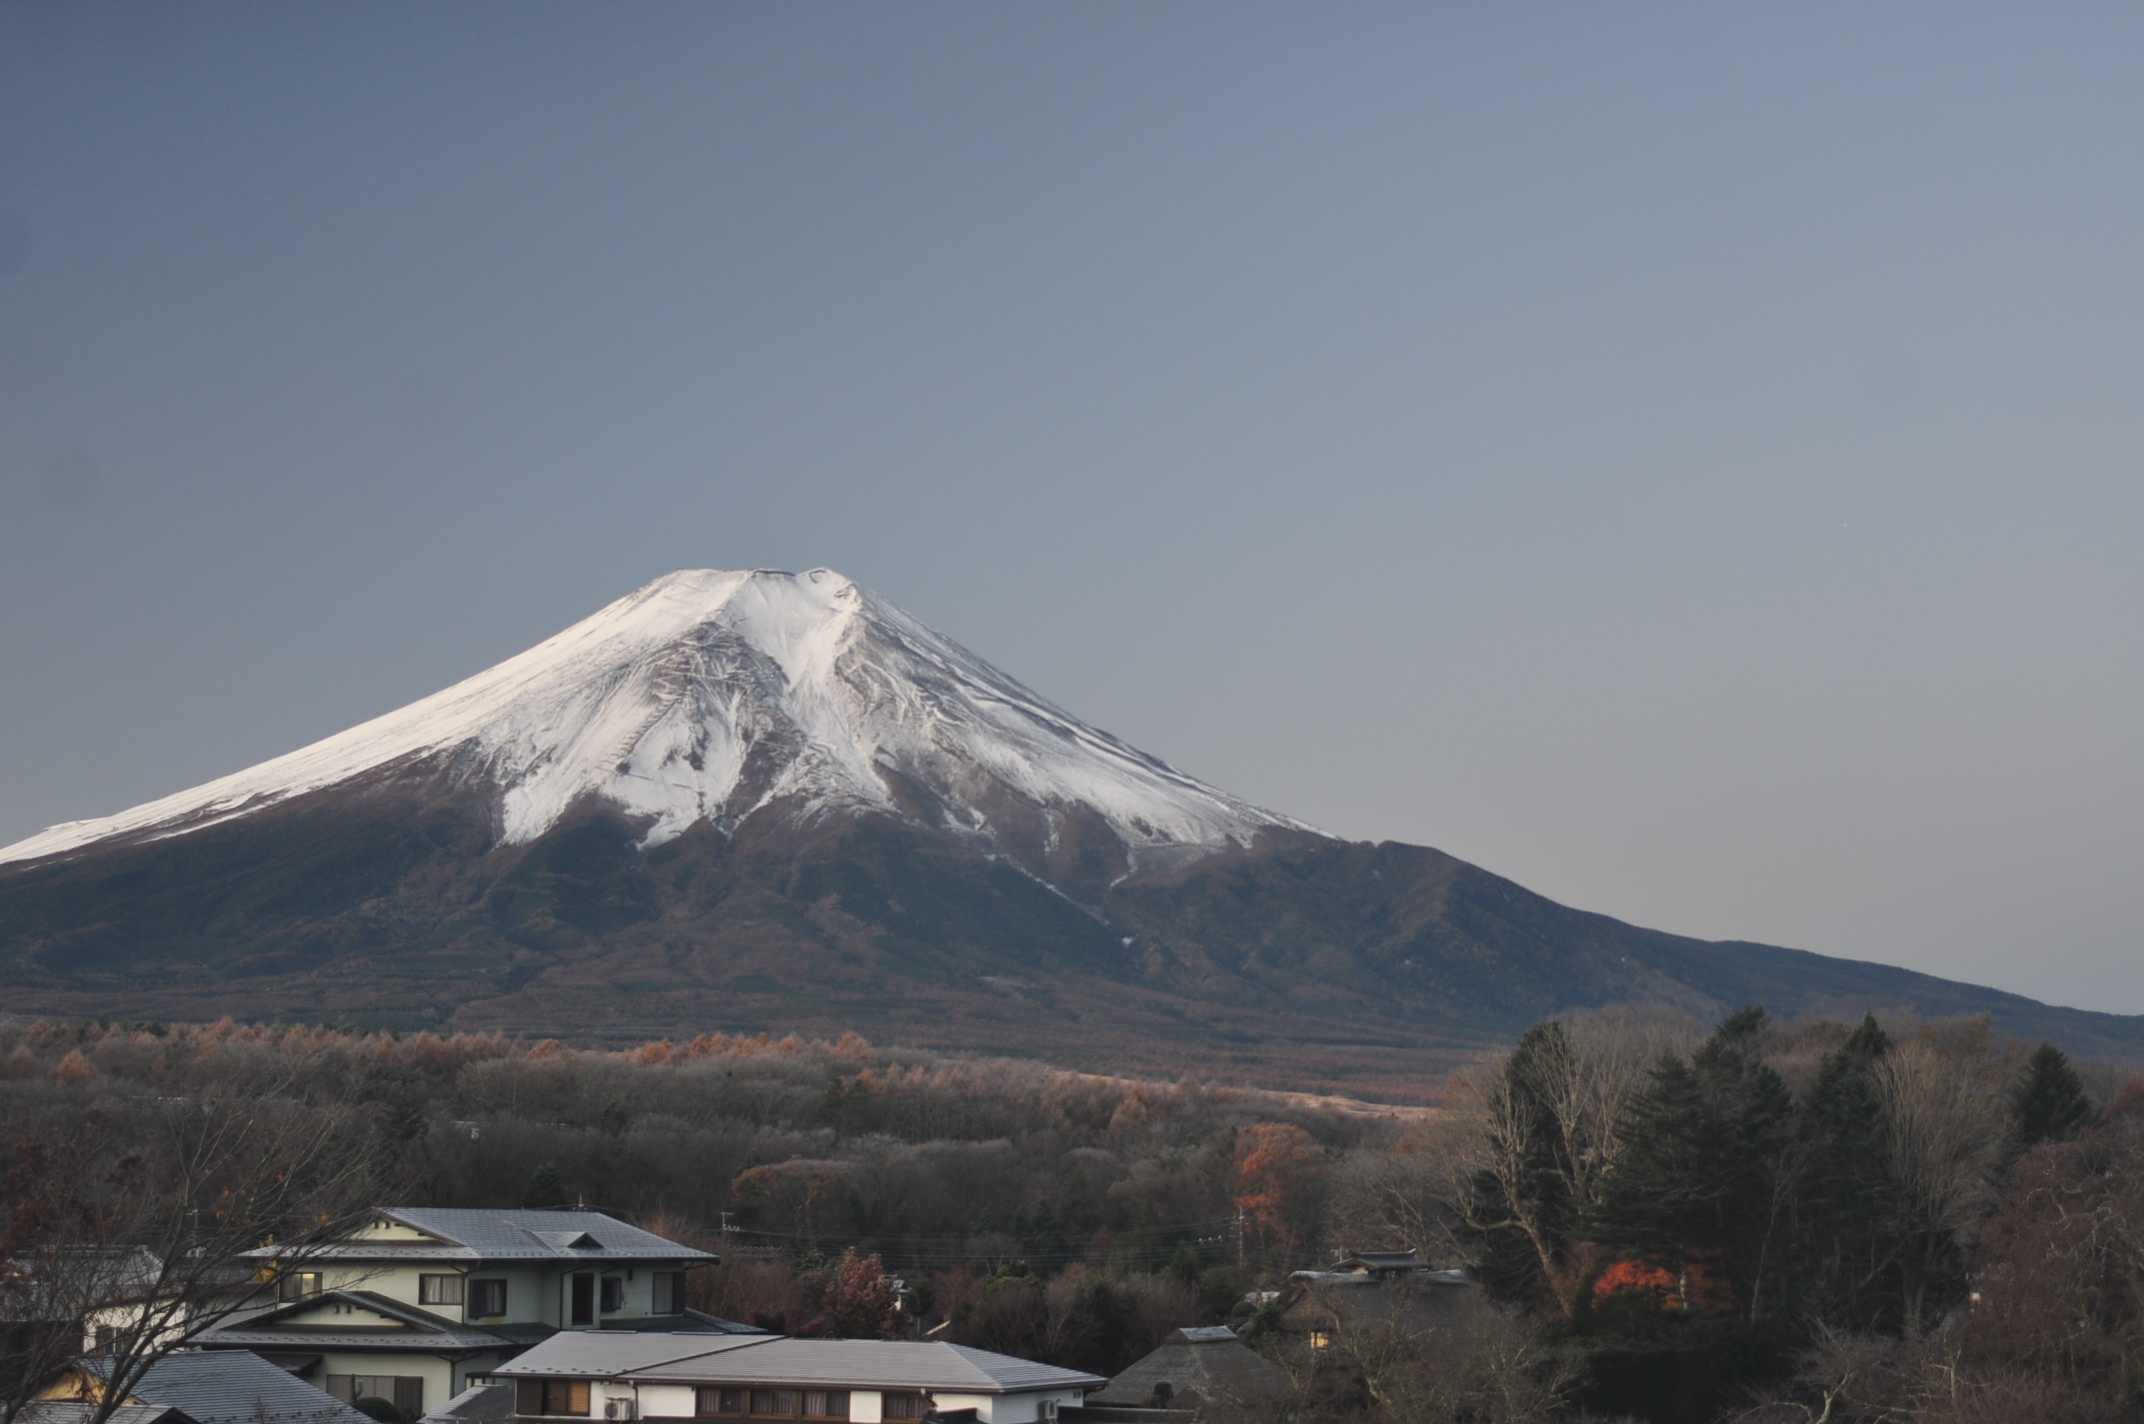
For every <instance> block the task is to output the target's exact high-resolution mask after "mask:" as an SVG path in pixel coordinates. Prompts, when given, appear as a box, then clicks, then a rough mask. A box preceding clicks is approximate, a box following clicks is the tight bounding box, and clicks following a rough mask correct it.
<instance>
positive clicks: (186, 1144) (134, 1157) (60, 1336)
mask: <svg viewBox="0 0 2144 1424" xmlns="http://www.w3.org/2000/svg"><path fill="white" fill-rule="evenodd" d="M280 1087H281V1085H268V1086H267V1087H265V1088H262V1089H259V1090H256V1091H251V1092H247V1093H244V1094H242V1095H229V1096H224V1097H220V1098H213V1099H211V1098H169V1099H161V1100H152V1101H149V1102H147V1103H141V1102H136V1103H133V1104H130V1105H127V1108H126V1109H125V1110H121V1109H114V1108H110V1107H106V1108H101V1109H99V1110H98V1111H96V1112H93V1113H90V1114H88V1115H86V1116H85V1117H84V1118H83V1119H82V1120H80V1121H78V1122H77V1123H76V1124H75V1125H74V1127H73V1130H72V1131H71V1132H70V1133H69V1135H68V1136H67V1137H66V1138H65V1139H64V1140H61V1141H57V1142H51V1141H43V1140H31V1141H18V1142H16V1143H13V1144H12V1145H11V1148H10V1150H9V1153H8V1157H9V1162H8V1168H7V1170H8V1186H9V1199H8V1203H7V1222H6V1227H5V1233H4V1236H0V1313H4V1315H5V1317H6V1318H7V1320H8V1321H9V1322H10V1323H11V1325H12V1329H11V1331H10V1334H11V1340H10V1345H11V1351H10V1355H11V1357H10V1359H9V1360H8V1362H7V1364H8V1368H7V1370H6V1376H7V1377H6V1379H5V1380H4V1381H0V1421H5V1420H12V1419H13V1418H14V1417H15V1416H16V1414H18V1413H19V1412H20V1411H21V1409H22V1407H23V1406H24V1405H25V1404H26V1403H27V1402H28V1401H29V1400H30V1399H31V1398H33V1397H34V1396H35V1394H36V1393H37V1391H38V1390H39V1389H40V1388H42V1387H43V1386H44V1385H45V1384H46V1383H47V1382H48V1381H49V1380H51V1379H52V1378H53V1376H55V1375H56V1374H58V1373H59V1372H61V1371H62V1370H64V1369H65V1368H66V1366H67V1365H68V1363H69V1362H70V1361H72V1360H73V1359H75V1358H76V1357H77V1356H78V1355H80V1354H81V1353H82V1352H83V1349H84V1346H85V1343H86V1342H85V1339H84V1329H85V1322H88V1323H89V1324H90V1326H91V1328H94V1329H96V1331H97V1336H98V1339H97V1341H96V1345H97V1349H98V1360H97V1371H96V1372H97V1373H98V1374H100V1375H101V1376H102V1378H103V1381H104V1385H103V1388H102V1389H101V1398H100V1399H98V1400H97V1401H95V1407H94V1408H93V1409H92V1410H91V1412H90V1414H89V1416H88V1418H87V1419H86V1420H85V1421H84V1424H103V1422H104V1421H105V1420H107V1419H109V1418H110V1417H111V1415H112V1414H113V1413H114V1411H116V1410H117V1409H118V1408H119V1407H120V1405H121V1404H123V1403H124V1402H125V1400H126V1398H127V1396H128V1394H129V1393H130V1391H132V1390H133V1389H134V1387H135V1386H136V1385H138V1384H139V1382H140V1380H141V1378H142V1376H143V1375H144V1374H145V1373H146V1372H147V1371H148V1370H149V1368H150V1366H152V1365H153V1364H155V1363H156V1361H158V1360H159V1359H162V1358H163V1357H164V1356H165V1355H167V1354H169V1353H170V1352H171V1351H172V1350H174V1349H176V1348H178V1347H180V1346H182V1345H184V1344H186V1343H187V1342H188V1341H190V1340H191V1339H193V1338H194V1337H195V1336H197V1335H198V1334H200V1333H201V1332H202V1331H203V1330H206V1329H208V1328H209V1327H211V1326H214V1325H216V1324H217V1323H219V1322H221V1321H223V1320H227V1319H230V1318H231V1317H233V1316H235V1315H238V1314H240V1313H243V1312H246V1311H249V1310H253V1309H257V1308H259V1307H260V1306H262V1305H263V1304H266V1303H268V1302H270V1301H272V1300H273V1299H274V1296H275V1291H276V1289H277V1286H276V1279H277V1271H278V1270H282V1271H288V1270H290V1269H291V1268H293V1267H294V1266H297V1265H302V1264H303V1263H304V1262H305V1261H306V1260H308V1259H310V1258H311V1256H312V1255H313V1254H314V1253H316V1252H317V1251H318V1250H319V1249H320V1248H321V1247H322V1246H324V1245H325V1244H326V1243H327V1242H328V1241H330V1240H332V1239H334V1238H335V1237H338V1236H340V1235H342V1234H344V1233H345V1232H347V1231H348V1230H349V1229H350V1228H351V1227H352V1226H353V1225H355V1224H356V1223H357V1222H359V1221H361V1220H362V1219H363V1218H364V1216H365V1215H366V1213H367V1212H368V1210H369V1209H370V1208H371V1207H372V1206H373V1204H374V1202H373V1195H374V1192H375V1189H376V1187H377V1185H378V1183H377V1180H376V1178H375V1176H374V1173H373V1171H372V1160H371V1152H370V1134H369V1132H368V1130H367V1126H366V1124H365V1121H364V1119H363V1118H362V1117H361V1116H359V1115H358V1114H357V1113H356V1112H354V1111H353V1110H350V1109H346V1108H345V1109H334V1108H322V1107H320V1106H317V1105H310V1104H307V1103H304V1102H301V1101H299V1100H297V1099H296V1098H294V1097H290V1096H286V1095H285V1094H284V1093H283V1092H281V1091H279V1088H280ZM271 1243H272V1244H275V1245H276V1246H278V1248H279V1259H278V1261H277V1262H276V1263H275V1264H274V1265H268V1264H265V1263H263V1262H261V1261H260V1260H258V1259H257V1258H250V1257H249V1256H248V1254H247V1253H249V1252H252V1251H255V1250H257V1249H258V1248H260V1247H262V1246H264V1245H268V1244H271Z"/></svg>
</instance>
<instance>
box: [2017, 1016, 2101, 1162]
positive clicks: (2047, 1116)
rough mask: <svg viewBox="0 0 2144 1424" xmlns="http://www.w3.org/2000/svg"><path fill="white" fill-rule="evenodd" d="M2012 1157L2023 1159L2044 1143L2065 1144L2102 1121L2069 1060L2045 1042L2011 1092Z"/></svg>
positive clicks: (2027, 1063) (2027, 1064) (2029, 1060)
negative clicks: (2026, 1154) (2064, 1142)
mask: <svg viewBox="0 0 2144 1424" xmlns="http://www.w3.org/2000/svg"><path fill="white" fill-rule="evenodd" d="M2010 1113H2011V1127H2010V1154H2011V1156H2012V1158H2013V1159H2014V1158H2016V1157H2022V1156H2023V1155H2024V1154H2025V1153H2027V1152H2029V1151H2031V1150H2032V1149H2033V1148H2034V1147H2035V1146H2037V1145H2038V1144H2040V1143H2042V1142H2062V1141H2065V1140H2067V1139H2069V1138H2072V1137H2075V1136H2076V1135H2077V1134H2078V1133H2080V1132H2083V1131H2084V1130H2085V1129H2087V1128H2089V1127H2093V1126H2096V1125H2097V1124H2098V1122H2099V1120H2100V1119H2099V1108H2098V1107H2097V1106H2095V1105H2094V1104H2093V1102H2092V1099H2091V1098H2090V1097H2088V1096H2087V1095H2086V1094H2085V1090H2084V1080H2083V1079H2082V1078H2079V1077H2078V1076H2077V1070H2076V1069H2075V1068H2072V1067H2071V1066H2070V1060H2069V1058H2068V1057H2067V1056H2066V1055H2065V1054H2064V1053H2063V1052H2062V1050H2061V1049H2059V1048H2057V1047H2055V1046H2054V1045H2053V1044H2052V1043H2043V1044H2041V1045H2040V1046H2039V1047H2038V1048H2036V1049H2034V1050H2033V1054H2032V1057H2031V1058H2030V1059H2028V1060H2026V1063H2025V1070H2024V1072H2023V1073H2021V1074H2020V1075H2019V1076H2018V1080H2017V1083H2016V1085H2015V1086H2014V1087H2012V1088H2011V1089H2010Z"/></svg>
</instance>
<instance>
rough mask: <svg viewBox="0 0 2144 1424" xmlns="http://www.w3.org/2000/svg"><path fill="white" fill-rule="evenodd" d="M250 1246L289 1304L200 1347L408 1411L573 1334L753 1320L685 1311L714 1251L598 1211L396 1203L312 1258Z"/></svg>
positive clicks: (228, 1328) (694, 1328)
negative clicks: (244, 1353)
mask: <svg viewBox="0 0 2144 1424" xmlns="http://www.w3.org/2000/svg"><path fill="white" fill-rule="evenodd" d="M252 1255H253V1257H254V1258H255V1259H256V1260H258V1261H259V1263H260V1267H261V1269H262V1270H263V1271H267V1272H272V1273H274V1277H275V1286H276V1296H277V1300H276V1302H275V1303H274V1304H273V1305H271V1306H270V1307H268V1308H267V1309H265V1310H263V1311H261V1312H259V1313H257V1314H253V1315H248V1316H246V1317H243V1318H240V1319H233V1320H229V1321H226V1322H224V1323H222V1324H221V1325H218V1326H216V1327H215V1328H213V1329H210V1330H207V1331H204V1332H203V1333H202V1334H201V1335H200V1336H199V1337H197V1338H196V1341H195V1343H196V1344H198V1345H200V1346H202V1347H203V1348H206V1349H243V1350H251V1351H253V1352H254V1353H255V1354H259V1355H263V1356H266V1357H267V1358H268V1359H270V1360H273V1361H274V1362H275V1363H277V1364H279V1365H282V1366H283V1367H284V1368H286V1369H288V1370H290V1371H291V1372H292V1373H293V1374H296V1375H298V1376H299V1377H300V1378H301V1379H304V1380H306V1381H307V1382H309V1383H312V1384H316V1385H318V1386H319V1387H321V1388H322V1389H325V1390H326V1391H327V1392H328V1393H329V1394H331V1395H333V1396H334V1397H335V1398H337V1399H341V1400H357V1399H362V1398H367V1397H371V1398H379V1399H386V1400H389V1401H391V1402H393V1403H394V1405H395V1406H396V1407H397V1408H398V1409H399V1410H400V1411H401V1412H402V1414H403V1415H404V1417H405V1418H409V1419H414V1418H416V1417H417V1415H419V1414H421V1413H423V1412H424V1410H425V1409H426V1408H427V1407H429V1406H432V1405H437V1404H443V1403H444V1402H446V1401H447V1400H448V1399H451V1398H453V1397H454V1396H455V1395H456V1394H458V1393H460V1392H461V1391H462V1390H463V1389H465V1388H467V1386H468V1383H469V1379H470V1377H471V1376H472V1375H488V1374H489V1373H491V1372H492V1370H493V1369H494V1368H496V1367H497V1366H499V1365H501V1364H504V1363H505V1362H506V1361H508V1360H511V1359H513V1358H514V1357H515V1356H517V1355H519V1354H520V1353H521V1352H522V1351H524V1350H526V1349H528V1348H529V1347H530V1346H531V1345H534V1344H536V1343H537V1342H538V1341H540V1340H543V1339H545V1338H547V1337H549V1336H551V1335H554V1334H556V1333H557V1332H559V1331H562V1330H567V1331H579V1330H607V1331H616V1330H627V1331H635V1330H659V1331H681V1332H689V1333H705V1334H720V1333H724V1332H725V1331H737V1330H741V1329H743V1327H738V1326H730V1325H729V1324H728V1323H727V1322H724V1321H718V1320H715V1319H714V1318H713V1317H711V1316H704V1315H700V1314H699V1313H698V1312H694V1311H688V1310H687V1309H686V1307H685V1274H686V1272H687V1271H690V1270H691V1269H693V1268H694V1267H696V1266H711V1265H713V1264H714V1263H715V1260H716V1258H715V1257H714V1256H713V1255H710V1254H709V1253H708V1252H705V1251H697V1250H694V1249H693V1248H692V1247H689V1246H681V1245H679V1244H678V1243H677V1242H675V1241H669V1240H666V1239H664V1238H663V1237H660V1236H657V1235H655V1234H653V1233H652V1232H647V1231H642V1230H641V1229H640V1228H638V1227H636V1226H628V1225H627V1224H626V1223H624V1222H622V1221H619V1220H618V1219H616V1218H615V1217H610V1216H605V1215H603V1214H602V1213H600V1212H592V1211H477V1210H463V1209H454V1208H444V1207H397V1208H394V1209H392V1210H386V1211H382V1212H380V1213H379V1214H378V1216H376V1217H375V1218H374V1219H373V1220H372V1221H371V1222H370V1223H369V1224H367V1225H366V1226H364V1227H363V1228H361V1229H359V1230H358V1231H356V1232H353V1233H352V1234H351V1235H349V1236H348V1237H346V1238H344V1239H342V1240H340V1241H337V1242H334V1243H332V1244H330V1245H328V1246H326V1247H318V1246H314V1247H308V1248H307V1249H306V1250H305V1251H304V1253H303V1254H302V1256H297V1257H293V1258H291V1259H289V1260H285V1259H283V1255H282V1253H281V1252H279V1251H278V1249H277V1248H275V1247H273V1246H269V1247H264V1248H262V1249H261V1250H259V1251H256V1252H253V1253H252Z"/></svg>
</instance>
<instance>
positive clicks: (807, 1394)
mask: <svg viewBox="0 0 2144 1424" xmlns="http://www.w3.org/2000/svg"><path fill="white" fill-rule="evenodd" d="M693 1413H694V1414H695V1415H697V1416H698V1417H700V1418H702V1419H738V1418H752V1419H811V1420H827V1421H831V1420H845V1419H847V1418H848V1417H849V1392H848V1391H847V1390H845V1389H801V1390H800V1389H721V1388H711V1389H702V1390H701V1391H699V1397H698V1399H697V1400H696V1401H695V1403H694V1408H693ZM913 1417H915V1418H919V1419H920V1418H921V1417H922V1414H921V1413H920V1412H919V1413H917V1414H916V1415H914V1416H913Z"/></svg>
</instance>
